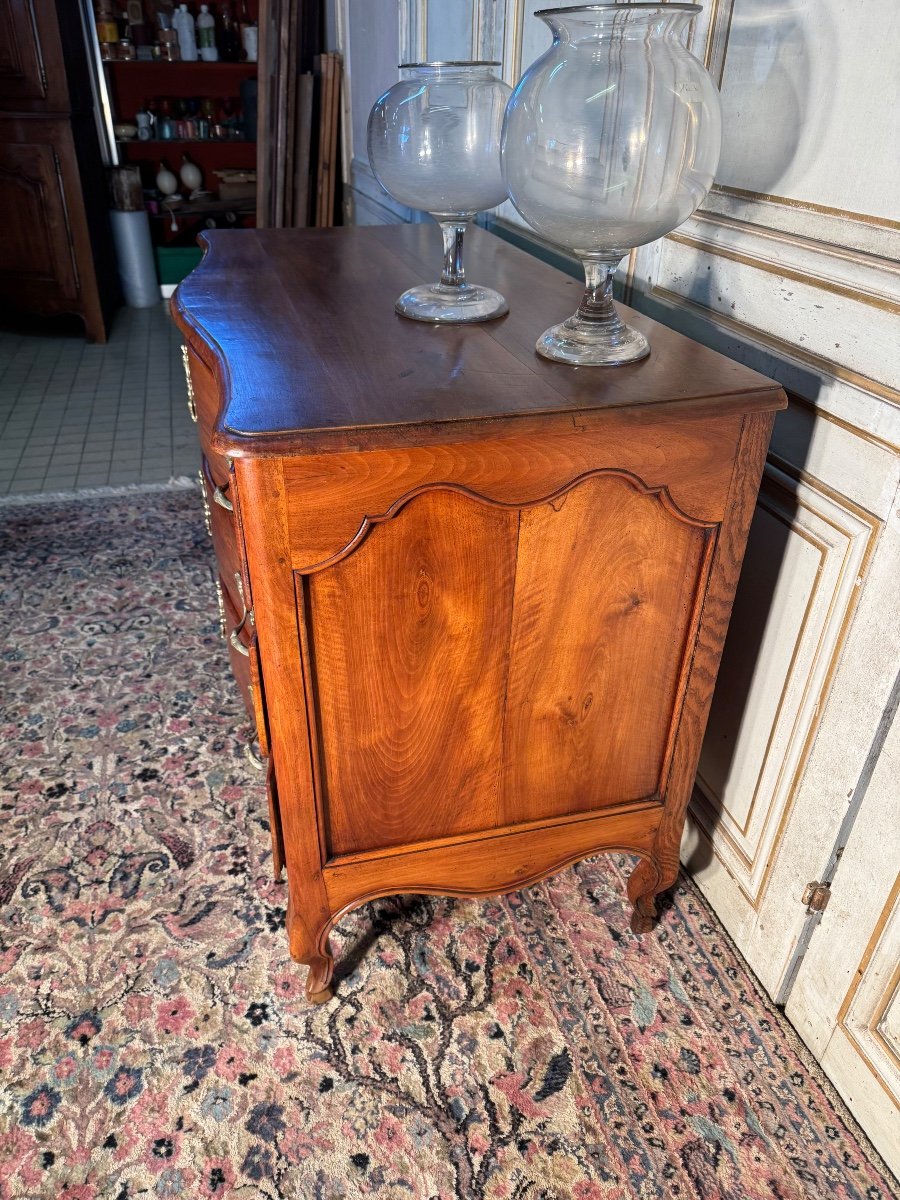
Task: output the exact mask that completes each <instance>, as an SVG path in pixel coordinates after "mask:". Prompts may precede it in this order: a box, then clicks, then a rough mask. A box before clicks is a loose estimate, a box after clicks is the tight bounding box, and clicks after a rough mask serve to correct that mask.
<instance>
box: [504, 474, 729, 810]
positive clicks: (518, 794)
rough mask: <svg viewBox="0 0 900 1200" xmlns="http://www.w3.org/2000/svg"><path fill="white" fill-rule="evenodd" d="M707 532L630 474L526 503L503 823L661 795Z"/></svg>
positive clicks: (518, 576)
mask: <svg viewBox="0 0 900 1200" xmlns="http://www.w3.org/2000/svg"><path fill="white" fill-rule="evenodd" d="M709 532H710V531H709V530H707V529H704V528H702V527H698V526H696V525H692V524H689V523H687V522H685V521H684V520H681V519H679V518H678V517H676V516H673V515H672V513H671V512H670V511H669V510H667V508H666V507H665V505H664V504H663V503H662V501H661V500H660V498H659V497H658V496H651V495H643V494H641V493H640V492H639V491H637V490H636V488H635V486H634V485H633V484H632V483H631V482H630V481H628V480H626V479H625V478H623V477H622V476H603V475H601V476H593V477H592V478H590V479H588V480H587V481H586V482H584V483H582V484H581V485H580V486H578V487H576V488H573V489H572V490H571V491H569V492H567V493H566V494H564V495H563V496H561V497H560V498H559V499H558V500H557V501H554V502H551V503H549V504H542V505H540V506H537V507H535V508H531V509H525V510H523V512H522V518H521V526H520V530H519V542H518V562H517V572H516V588H515V597H514V605H513V619H512V637H511V643H510V650H509V663H510V669H509V682H508V686H507V693H506V704H505V707H506V724H505V729H504V744H503V793H502V799H501V805H500V818H501V823H506V822H509V823H511V822H512V821H514V820H527V819H532V818H535V819H536V818H539V817H545V816H550V815H559V816H564V815H566V814H569V813H573V812H583V811H586V810H589V809H595V808H601V807H603V806H605V805H611V804H621V803H622V802H623V801H629V800H639V799H641V798H643V797H646V796H652V795H654V794H656V792H657V791H658V788H659V782H660V772H661V769H662V765H663V756H664V752H665V747H666V743H667V739H668V731H669V728H670V726H671V722H672V714H673V710H674V706H675V701H676V696H677V685H678V680H679V675H680V671H681V663H682V660H683V657H684V654H685V648H686V647H685V635H686V633H687V628H688V624H689V620H690V614H691V608H692V603H693V598H694V596H695V594H696V591H697V589H698V587H700V586H702V585H703V584H704V582H705V581H704V580H702V579H701V577H700V570H699V568H700V563H701V561H702V554H703V547H704V544H705V541H706V539H707V537H708V536H709Z"/></svg>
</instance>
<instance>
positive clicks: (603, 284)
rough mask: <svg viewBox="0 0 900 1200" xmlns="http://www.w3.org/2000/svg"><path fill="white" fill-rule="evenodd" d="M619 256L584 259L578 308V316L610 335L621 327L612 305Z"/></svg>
mask: <svg viewBox="0 0 900 1200" xmlns="http://www.w3.org/2000/svg"><path fill="white" fill-rule="evenodd" d="M620 258H621V256H619V255H617V256H616V257H615V258H584V259H582V266H583V267H584V284H585V287H584V295H583V296H582V298H581V303H580V304H579V306H578V314H577V315H578V316H579V317H580V318H581V319H582V320H583V321H589V322H590V323H591V324H592V325H597V326H600V327H602V328H603V329H606V330H608V331H609V332H610V333H612V332H613V331H615V330H618V329H620V328H621V327H622V321H621V318H620V317H619V314H618V313H617V312H616V306H615V304H613V277H614V275H615V273H616V267H617V266H618V265H619V262H620Z"/></svg>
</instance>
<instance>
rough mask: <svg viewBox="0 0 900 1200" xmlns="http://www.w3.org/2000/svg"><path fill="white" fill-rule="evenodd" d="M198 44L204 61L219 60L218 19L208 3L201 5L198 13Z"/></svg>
mask: <svg viewBox="0 0 900 1200" xmlns="http://www.w3.org/2000/svg"><path fill="white" fill-rule="evenodd" d="M197 46H198V48H199V50H200V57H201V58H202V59H203V61H204V62H218V61H219V51H218V50H217V48H216V19H215V17H214V16H213V15H212V13H211V12H210V11H209V5H207V4H201V5H200V12H199V14H198V15H197Z"/></svg>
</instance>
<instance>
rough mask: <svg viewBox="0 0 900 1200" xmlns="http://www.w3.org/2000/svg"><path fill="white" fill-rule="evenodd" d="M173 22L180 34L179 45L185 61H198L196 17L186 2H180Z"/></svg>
mask: <svg viewBox="0 0 900 1200" xmlns="http://www.w3.org/2000/svg"><path fill="white" fill-rule="evenodd" d="M172 24H173V25H174V26H175V30H176V32H177V34H178V47H179V49H180V51H181V59H182V61H183V62H196V61H197V35H196V33H195V30H194V18H193V17H192V16H191V14H190V13H189V12H188V6H187V5H186V4H180V5H179V6H178V8H177V9H176V10H175V15H174V16H173V17H172Z"/></svg>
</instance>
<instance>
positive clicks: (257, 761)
mask: <svg viewBox="0 0 900 1200" xmlns="http://www.w3.org/2000/svg"><path fill="white" fill-rule="evenodd" d="M244 753H245V754H246V755H247V761H248V762H249V763H250V766H251V767H255V768H256V770H257V771H265V769H266V767H267V766H268V764H267V762H266V760H265V759H264V758H262V757H260V755H259V754H257V753H256V749H255V747H254V745H253V742H252V741H250V742H246V743H245V745H244Z"/></svg>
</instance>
